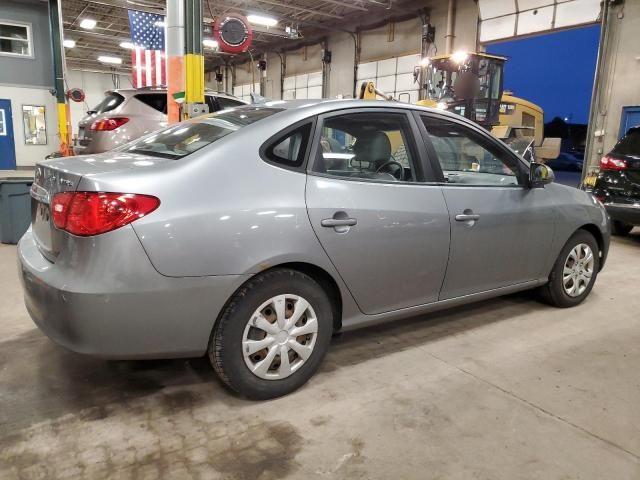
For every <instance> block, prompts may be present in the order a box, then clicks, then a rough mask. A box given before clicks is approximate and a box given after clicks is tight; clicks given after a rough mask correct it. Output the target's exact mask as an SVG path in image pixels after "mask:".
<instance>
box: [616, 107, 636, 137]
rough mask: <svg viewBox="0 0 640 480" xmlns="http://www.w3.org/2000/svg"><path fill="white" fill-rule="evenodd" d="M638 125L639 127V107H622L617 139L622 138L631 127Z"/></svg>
mask: <svg viewBox="0 0 640 480" xmlns="http://www.w3.org/2000/svg"><path fill="white" fill-rule="evenodd" d="M638 125H640V107H623V108H622V121H621V122H620V132H619V133H618V139H620V138H622V137H624V136H625V134H626V133H627V131H628V130H629V129H630V128H631V127H636V126H638Z"/></svg>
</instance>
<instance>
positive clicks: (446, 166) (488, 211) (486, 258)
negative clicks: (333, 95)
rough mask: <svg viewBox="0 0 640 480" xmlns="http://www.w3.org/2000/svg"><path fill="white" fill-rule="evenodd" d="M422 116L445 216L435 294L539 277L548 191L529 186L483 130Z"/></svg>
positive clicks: (551, 214) (550, 225) (550, 222)
mask: <svg viewBox="0 0 640 480" xmlns="http://www.w3.org/2000/svg"><path fill="white" fill-rule="evenodd" d="M416 115H417V117H418V118H419V119H420V123H421V126H422V127H424V129H425V130H423V133H424V136H425V141H426V144H427V150H428V151H429V152H430V157H431V159H432V164H433V168H434V169H435V170H436V174H437V175H438V176H439V177H440V178H439V180H440V182H441V185H442V192H443V194H444V198H445V201H446V203H447V207H448V209H449V214H450V217H451V249H450V253H449V263H448V266H447V274H446V276H445V280H444V283H443V286H442V291H441V293H440V299H441V300H446V299H450V298H455V297H460V296H464V295H469V294H473V293H480V292H484V291H489V290H493V289H496V288H501V287H507V286H511V285H516V284H519V283H523V282H527V281H532V280H538V279H539V278H541V277H543V276H544V275H545V274H546V273H548V272H543V271H542V266H543V265H544V264H545V261H546V259H547V255H548V252H549V247H550V245H551V241H552V239H553V231H554V223H555V209H554V208H553V204H552V201H551V198H550V196H549V195H548V192H547V190H545V189H544V188H529V187H528V168H527V166H526V164H525V163H523V162H522V161H521V160H519V159H518V157H517V156H516V155H515V154H514V153H513V152H511V151H510V150H509V149H508V148H507V147H506V146H505V145H502V144H501V143H499V142H498V141H497V140H496V139H494V138H492V137H491V136H490V135H489V134H487V133H485V132H483V131H480V130H479V128H478V129H476V128H474V127H471V126H469V125H467V124H466V123H463V122H458V121H456V120H453V119H448V118H446V119H445V118H443V117H441V116H437V115H429V114H421V115H418V114H416Z"/></svg>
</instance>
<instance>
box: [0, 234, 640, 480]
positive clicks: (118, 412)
mask: <svg viewBox="0 0 640 480" xmlns="http://www.w3.org/2000/svg"><path fill="white" fill-rule="evenodd" d="M639 258H640V232H639V231H638V229H636V233H635V234H634V235H632V236H631V237H629V238H625V239H616V240H615V242H614V244H613V245H612V249H611V254H610V260H609V264H608V265H607V268H606V269H605V271H604V272H603V273H602V275H601V276H600V277H599V278H598V282H597V285H596V288H595V290H594V291H593V293H592V294H591V297H590V298H589V299H588V300H587V301H586V302H585V303H584V304H583V305H581V306H580V307H577V308H575V309H572V310H557V309H554V308H551V307H548V306H544V305H541V304H539V303H537V302H536V301H535V300H533V299H532V298H531V296H530V295H528V294H524V295H522V294H521V295H515V296H509V297H506V298H502V299H498V300H493V301H487V302H483V303H480V304H477V305H473V306H468V307H465V308H459V309H456V310H453V311H449V312H446V313H440V314H437V315H431V316H429V317H422V318H415V319H411V320H408V321H402V322H398V323H395V324H390V325H385V326H382V327H376V328H372V329H368V330H361V331H358V332H352V333H349V334H345V335H342V336H340V337H337V338H336V339H335V340H334V342H333V345H332V349H331V352H330V353H329V355H328V358H327V360H326V362H325V364H324V367H323V368H322V371H321V372H320V373H319V374H318V375H317V376H316V377H314V378H313V379H312V380H311V382H310V383H309V384H307V385H306V386H305V387H304V388H302V389H301V390H300V391H298V392H296V393H294V394H292V395H289V396H288V397H285V398H281V399H278V400H273V401H269V402H262V403H256V402H249V401H246V400H242V399H240V398H238V397H236V396H234V395H232V394H231V393H229V392H228V391H227V390H226V389H225V388H223V387H222V386H221V384H220V383H219V382H218V381H217V379H216V377H215V375H214V373H213V372H212V370H211V369H210V368H209V365H208V364H207V362H206V361H205V360H204V359H194V360H178V361H154V362H122V361H120V362H108V361H101V360H95V359H91V358H87V357H83V356H79V355H76V354H73V353H69V352H67V351H65V350H63V349H61V348H59V347H57V346H55V345H54V344H53V343H51V342H50V341H49V340H48V339H47V338H45V337H44V336H43V335H42V334H41V333H40V332H39V331H38V330H36V329H35V328H34V325H33V324H32V322H31V320H30V319H29V318H28V316H27V313H26V312H25V309H24V307H23V304H22V299H21V292H20V286H19V283H18V279H17V273H16V268H15V247H12V246H6V245H0V302H1V308H0V478H2V479H13V478H72V479H78V478H89V479H92V480H94V479H100V478H110V479H111V478H131V479H143V478H152V479H156V478H161V477H164V478H172V479H182V478H206V479H218V478H220V479H223V478H224V479H260V480H266V479H272V478H273V479H275V478H278V479H282V478H304V479H310V478H318V479H322V478H337V479H385V480H386V479H390V478H395V479H403V480H404V479H431V478H433V479H465V480H467V479H472V478H473V479H487V480H498V479H508V480H515V479H527V480H531V479H543V480H551V479H578V478H579V479H583V480H584V479H607V480H612V479H616V480H621V479H634V480H638V479H640V348H639V345H640V314H639V313H638V312H640V295H638V292H639V290H638V286H639V285H640V261H639V260H638V259H639Z"/></svg>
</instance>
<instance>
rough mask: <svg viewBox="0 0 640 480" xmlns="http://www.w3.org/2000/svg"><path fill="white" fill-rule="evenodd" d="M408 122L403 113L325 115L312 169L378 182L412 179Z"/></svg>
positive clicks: (412, 161)
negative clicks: (326, 116)
mask: <svg viewBox="0 0 640 480" xmlns="http://www.w3.org/2000/svg"><path fill="white" fill-rule="evenodd" d="M411 138H412V137H411V133H410V128H409V123H408V121H407V118H406V116H405V115H404V114H403V113H381V112H373V113H349V114H344V115H338V116H335V117H330V118H327V119H326V120H325V121H324V123H323V125H322V131H321V137H320V146H319V148H318V150H317V158H316V161H315V162H314V167H313V170H314V171H315V172H318V173H324V174H329V175H335V176H339V177H346V178H353V179H365V180H374V181H380V182H397V181H404V182H411V181H416V173H415V168H414V166H415V161H416V159H415V158H414V155H413V153H412V152H413V151H414V150H413V149H412V148H411V144H410V141H411Z"/></svg>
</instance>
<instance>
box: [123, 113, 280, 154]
mask: <svg viewBox="0 0 640 480" xmlns="http://www.w3.org/2000/svg"><path fill="white" fill-rule="evenodd" d="M280 111H282V109H281V108H260V107H257V108H256V107H242V108H237V109H229V110H222V111H220V112H217V113H213V114H211V115H207V116H205V117H200V118H198V119H196V120H193V121H190V122H183V123H178V124H176V125H172V126H171V127H169V128H166V129H164V130H160V131H159V132H155V133H153V134H151V135H148V136H146V137H143V138H141V139H139V140H136V141H134V142H131V143H129V144H127V145H125V146H124V147H122V150H123V151H126V152H132V153H142V154H145V155H150V156H152V157H162V158H170V159H173V160H177V159H180V158H182V157H186V156H187V155H189V154H191V153H193V152H195V151H197V150H200V149H201V148H203V147H206V146H207V145H210V144H212V143H213V142H215V141H216V140H219V139H221V138H222V137H225V136H227V135H229V134H230V133H233V132H235V131H236V130H239V129H241V128H242V127H245V126H247V125H250V124H252V123H254V122H257V121H259V120H262V119H263V118H267V117H269V116H271V115H273V114H274V113H276V112H280Z"/></svg>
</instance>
